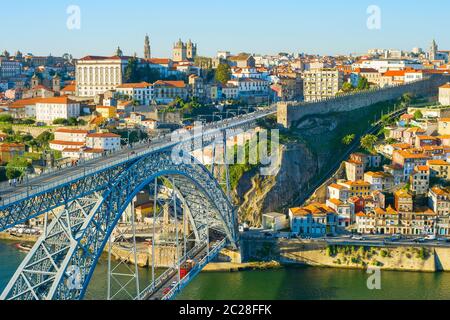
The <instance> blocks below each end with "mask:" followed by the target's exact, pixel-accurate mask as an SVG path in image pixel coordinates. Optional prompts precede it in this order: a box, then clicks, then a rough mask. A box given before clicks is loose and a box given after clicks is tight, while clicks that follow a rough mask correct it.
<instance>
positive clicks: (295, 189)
mask: <svg viewBox="0 0 450 320" xmlns="http://www.w3.org/2000/svg"><path fill="white" fill-rule="evenodd" d="M280 148H281V152H280V158H279V159H278V160H279V163H278V166H279V167H280V170H279V172H278V174H277V175H275V176H261V175H260V172H259V170H253V171H252V172H247V173H246V174H245V175H244V176H243V177H242V178H241V179H240V181H239V185H238V188H237V190H236V191H235V193H234V198H235V202H237V203H238V204H239V205H240V207H239V214H240V217H241V220H242V221H249V222H250V224H251V225H252V226H260V225H261V217H262V213H264V212H273V211H282V210H283V209H285V208H287V207H289V206H290V205H291V203H292V201H294V199H296V198H297V197H298V196H299V195H300V193H301V192H302V191H304V189H305V188H307V187H308V182H309V181H310V180H311V179H312V178H313V176H314V175H315V174H316V172H317V171H318V164H317V159H316V157H315V156H314V155H313V154H312V152H311V150H309V149H308V148H307V147H306V145H305V144H303V143H300V142H291V143H288V144H286V145H282V146H280Z"/></svg>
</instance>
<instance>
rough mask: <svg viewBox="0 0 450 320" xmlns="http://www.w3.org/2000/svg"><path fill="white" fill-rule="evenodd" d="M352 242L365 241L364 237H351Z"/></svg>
mask: <svg viewBox="0 0 450 320" xmlns="http://www.w3.org/2000/svg"><path fill="white" fill-rule="evenodd" d="M352 240H357V241H364V240H365V239H364V237H362V236H353V237H352Z"/></svg>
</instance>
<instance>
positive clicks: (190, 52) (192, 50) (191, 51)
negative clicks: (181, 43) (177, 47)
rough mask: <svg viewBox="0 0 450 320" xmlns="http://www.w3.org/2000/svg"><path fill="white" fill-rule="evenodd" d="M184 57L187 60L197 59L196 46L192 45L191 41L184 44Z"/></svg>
mask: <svg viewBox="0 0 450 320" xmlns="http://www.w3.org/2000/svg"><path fill="white" fill-rule="evenodd" d="M186 57H187V58H188V59H189V60H194V59H195V57H197V45H196V44H194V43H192V41H191V40H189V41H188V43H187V44H186Z"/></svg>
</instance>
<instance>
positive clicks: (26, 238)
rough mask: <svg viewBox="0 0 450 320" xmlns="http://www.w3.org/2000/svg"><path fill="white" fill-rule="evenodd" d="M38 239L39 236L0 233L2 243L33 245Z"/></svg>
mask: <svg viewBox="0 0 450 320" xmlns="http://www.w3.org/2000/svg"><path fill="white" fill-rule="evenodd" d="M38 239H39V236H35V235H26V234H24V235H14V234H10V233H9V232H0V240H3V241H16V242H27V243H35V242H36V241H37V240H38Z"/></svg>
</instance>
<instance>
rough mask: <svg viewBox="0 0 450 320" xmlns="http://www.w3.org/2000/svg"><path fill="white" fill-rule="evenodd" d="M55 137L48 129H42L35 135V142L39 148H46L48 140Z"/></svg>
mask: <svg viewBox="0 0 450 320" xmlns="http://www.w3.org/2000/svg"><path fill="white" fill-rule="evenodd" d="M53 139H55V135H54V134H53V133H51V132H50V131H44V132H42V133H41V134H40V135H38V136H37V137H36V139H35V140H36V142H37V143H38V145H39V147H40V148H44V149H45V148H47V147H48V145H49V142H50V141H52V140H53Z"/></svg>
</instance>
